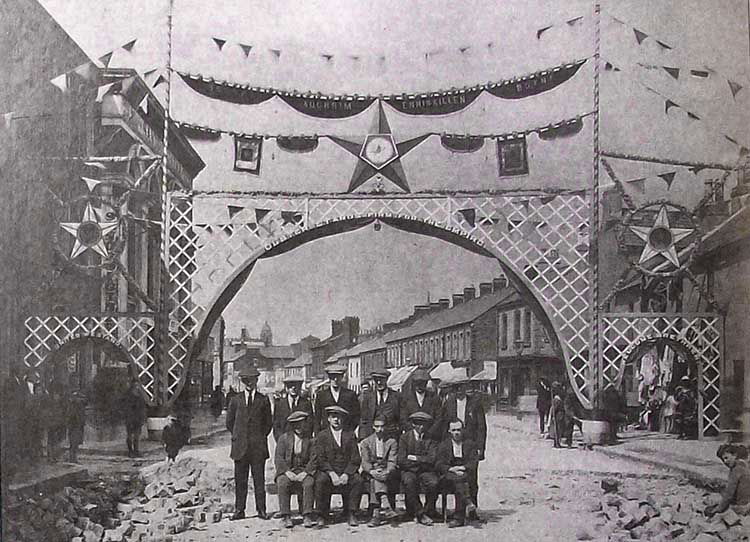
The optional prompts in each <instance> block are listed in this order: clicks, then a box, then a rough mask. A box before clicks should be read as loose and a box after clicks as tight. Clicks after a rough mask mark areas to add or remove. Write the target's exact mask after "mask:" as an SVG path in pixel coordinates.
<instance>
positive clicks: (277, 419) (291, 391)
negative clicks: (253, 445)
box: [273, 376, 313, 442]
mask: <svg viewBox="0 0 750 542" xmlns="http://www.w3.org/2000/svg"><path fill="white" fill-rule="evenodd" d="M302 382H303V380H302V378H300V377H297V376H289V377H287V378H285V379H284V385H285V386H286V395H282V396H281V397H279V398H278V399H276V401H275V402H274V408H273V439H274V440H275V441H276V442H279V439H280V438H281V435H283V434H284V433H286V432H287V430H288V429H289V428H288V426H287V418H288V417H289V414H291V413H292V412H294V411H295V410H299V411H302V412H307V413H308V414H310V417H309V418H308V419H306V420H305V425H304V429H305V431H306V434H307V436H308V437H309V436H310V435H311V434H312V427H311V424H312V420H311V418H312V412H313V408H312V404H311V403H310V400H309V399H308V398H307V397H301V396H300V390H301V389H302Z"/></svg>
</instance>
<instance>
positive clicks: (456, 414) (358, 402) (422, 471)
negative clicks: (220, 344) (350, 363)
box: [226, 364, 487, 528]
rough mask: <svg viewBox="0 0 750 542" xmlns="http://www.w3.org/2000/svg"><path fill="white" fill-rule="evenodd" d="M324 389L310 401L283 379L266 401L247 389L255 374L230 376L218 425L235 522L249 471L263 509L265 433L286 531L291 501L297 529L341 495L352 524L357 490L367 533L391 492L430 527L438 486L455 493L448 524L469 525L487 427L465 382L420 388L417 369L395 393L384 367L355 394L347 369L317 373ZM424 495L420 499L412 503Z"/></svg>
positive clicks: (319, 518)
mask: <svg viewBox="0 0 750 542" xmlns="http://www.w3.org/2000/svg"><path fill="white" fill-rule="evenodd" d="M325 370H326V374H327V377H328V387H326V388H324V389H321V390H320V391H319V392H318V394H317V396H316V398H315V402H314V403H315V404H314V405H313V404H312V403H311V401H310V400H309V399H308V398H307V397H303V396H302V395H301V393H300V391H301V385H302V380H301V379H297V378H287V379H285V380H284V384H285V388H286V389H285V391H286V393H285V394H284V395H282V396H281V397H279V398H278V399H276V401H275V404H274V409H273V413H272V410H271V401H270V400H269V398H268V397H266V396H265V395H263V394H262V393H260V392H258V391H257V389H256V386H257V381H258V376H259V372H258V371H257V369H255V368H253V367H250V368H247V369H244V370H243V371H241V372H240V380H241V382H242V384H243V387H244V390H243V391H242V392H241V393H238V394H237V395H236V396H235V397H233V398H232V400H231V402H230V404H229V407H228V410H227V417H226V424H227V428H228V429H229V431H230V432H231V433H232V450H231V457H232V459H233V460H234V464H235V512H234V515H233V516H232V519H233V520H238V519H243V518H244V517H245V504H246V500H247V491H248V476H249V474H250V473H252V477H253V488H254V493H255V506H256V511H257V513H258V517H259V518H262V519H269V517H270V516H269V514H268V513H267V510H266V494H265V477H264V472H265V462H266V460H267V459H268V458H269V453H268V446H267V436H268V434H269V433H270V432H271V431H273V434H274V438H275V440H276V452H275V458H274V459H275V466H276V485H277V490H278V497H279V512H280V515H281V517H282V521H283V522H284V525H285V526H286V527H289V528H291V527H293V525H294V523H293V520H292V514H291V510H290V503H291V495H293V494H296V495H298V497H297V498H298V500H299V499H300V497H301V503H302V504H301V509H302V510H301V511H302V515H303V524H304V526H305V527H313V526H316V525H317V526H322V525H325V524H326V523H328V522H329V521H330V517H329V516H330V505H331V495H332V494H334V493H338V494H340V495H341V496H342V499H343V502H344V509H345V511H346V513H347V520H348V522H349V524H350V525H352V526H355V525H357V524H358V521H357V519H356V517H355V512H357V511H358V510H359V507H360V501H361V496H362V494H363V493H367V494H368V496H369V504H370V508H371V509H372V517H371V519H370V521H369V525H370V526H371V527H376V526H378V525H381V524H382V523H384V522H385V521H388V520H390V519H393V518H395V517H396V516H397V514H396V512H395V505H396V495H397V494H398V493H399V492H400V491H403V493H404V496H405V501H406V511H407V514H408V517H409V518H410V519H413V520H414V521H417V522H418V523H421V524H423V525H431V524H432V523H433V520H434V519H435V518H436V517H438V516H437V513H436V501H437V497H438V494H439V492H440V491H441V490H443V489H444V490H445V491H446V492H449V493H453V494H454V495H455V502H456V510H455V512H454V514H453V518H452V519H451V521H450V522H449V524H448V525H449V526H450V527H458V526H461V525H464V524H465V522H466V521H467V520H472V519H478V517H477V508H476V505H477V495H478V477H477V471H478V465H479V461H481V460H483V459H484V452H485V442H486V436H487V425H486V419H485V413H484V408H483V406H482V404H481V401H480V400H479V399H478V398H477V397H473V396H469V395H467V391H468V380H467V379H463V380H454V381H452V382H451V383H450V384H449V386H448V387H447V388H448V392H447V393H444V394H442V397H441V396H439V395H438V394H436V393H434V392H432V391H430V390H428V389H427V382H428V375H427V373H426V372H425V371H423V370H421V369H418V370H416V371H415V373H414V374H413V376H412V389H411V390H410V391H409V392H408V393H405V394H400V393H398V392H396V391H394V390H392V389H389V388H388V386H387V381H388V377H389V373H388V371H386V370H384V369H381V370H376V371H373V373H372V374H371V377H372V381H373V384H374V389H373V390H372V391H370V392H368V393H366V394H363V395H362V397H358V396H357V394H356V393H355V392H354V391H352V390H350V389H348V388H346V387H345V386H344V385H343V380H344V375H345V373H346V372H347V368H346V367H344V366H341V365H338V364H333V365H329V366H327V367H326V369H325ZM420 493H423V494H424V495H425V501H424V502H422V500H421V499H420Z"/></svg>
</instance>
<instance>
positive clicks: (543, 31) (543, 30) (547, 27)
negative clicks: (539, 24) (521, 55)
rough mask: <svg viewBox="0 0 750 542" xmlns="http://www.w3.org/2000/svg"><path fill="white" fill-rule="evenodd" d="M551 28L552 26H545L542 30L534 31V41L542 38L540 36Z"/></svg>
mask: <svg viewBox="0 0 750 542" xmlns="http://www.w3.org/2000/svg"><path fill="white" fill-rule="evenodd" d="M550 28H552V26H545V27H544V28H540V29H539V30H537V31H536V39H539V38H541V37H542V34H544V33H545V32H546V31H547V30H549V29H550Z"/></svg>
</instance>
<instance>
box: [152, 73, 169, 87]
mask: <svg viewBox="0 0 750 542" xmlns="http://www.w3.org/2000/svg"><path fill="white" fill-rule="evenodd" d="M166 82H167V78H166V77H164V75H163V74H159V77H158V78H157V79H156V81H154V84H153V85H151V87H152V88H156V87H158V86H159V85H161V84H162V83H166Z"/></svg>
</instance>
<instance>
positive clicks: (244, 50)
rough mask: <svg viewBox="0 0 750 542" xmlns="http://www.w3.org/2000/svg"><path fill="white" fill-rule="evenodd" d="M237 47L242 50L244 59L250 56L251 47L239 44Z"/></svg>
mask: <svg viewBox="0 0 750 542" xmlns="http://www.w3.org/2000/svg"><path fill="white" fill-rule="evenodd" d="M239 46H240V49H242V52H243V53H245V58H247V57H248V56H249V55H250V51H252V49H253V46H252V45H245V44H244V43H240V44H239Z"/></svg>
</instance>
